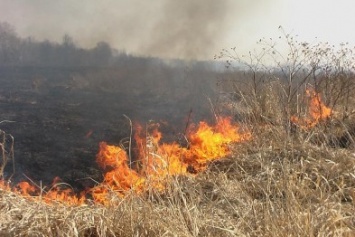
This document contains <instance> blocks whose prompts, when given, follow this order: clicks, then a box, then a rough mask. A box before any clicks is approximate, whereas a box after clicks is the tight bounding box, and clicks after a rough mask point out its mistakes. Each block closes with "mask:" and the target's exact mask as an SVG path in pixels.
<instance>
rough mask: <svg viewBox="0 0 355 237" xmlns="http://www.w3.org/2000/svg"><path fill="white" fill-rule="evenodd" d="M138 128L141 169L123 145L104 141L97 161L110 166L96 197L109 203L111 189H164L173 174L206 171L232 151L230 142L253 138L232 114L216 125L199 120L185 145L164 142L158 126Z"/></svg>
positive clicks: (103, 166)
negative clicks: (234, 122) (130, 163)
mask: <svg viewBox="0 0 355 237" xmlns="http://www.w3.org/2000/svg"><path fill="white" fill-rule="evenodd" d="M136 131H137V132H136V134H135V140H136V143H137V147H138V152H137V154H138V158H137V159H138V162H139V163H140V164H141V168H140V169H139V171H135V170H133V169H132V168H131V167H129V166H128V160H129V157H128V156H127V153H126V152H125V151H124V150H123V149H122V148H120V147H117V146H112V145H107V144H106V143H105V142H102V143H101V144H100V151H99V153H98V155H97V162H98V164H99V165H100V166H101V168H103V169H107V168H109V169H110V171H108V172H106V174H105V176H104V181H103V183H101V184H100V185H98V186H97V187H95V188H93V190H92V192H93V197H94V200H95V201H97V202H100V203H104V204H105V203H107V199H108V196H109V195H111V193H112V192H114V193H116V194H117V195H119V196H123V195H124V194H125V193H126V192H129V191H134V192H136V193H142V192H145V191H147V190H149V189H151V188H154V189H155V190H163V189H164V188H165V186H166V184H168V182H169V178H170V177H172V176H176V175H192V174H191V171H194V172H197V171H203V170H205V169H206V168H207V165H208V163H209V162H211V161H213V160H216V159H219V158H222V157H225V156H226V155H228V154H229V152H230V150H229V148H228V144H229V143H231V142H241V141H245V140H249V139H250V138H251V134H250V133H248V132H246V133H239V132H238V127H237V126H235V125H232V124H231V120H230V119H229V118H221V119H219V121H218V122H217V124H216V126H215V127H211V126H209V125H208V124H207V123H205V122H200V123H199V125H198V126H197V128H192V129H190V131H189V132H188V134H187V140H188V141H189V144H188V146H186V147H184V146H181V145H180V144H178V143H176V142H173V143H171V144H167V143H162V144H161V143H160V141H161V138H162V134H161V133H160V132H159V131H158V129H157V128H154V129H153V130H152V131H151V132H146V133H144V132H143V129H142V127H141V126H139V125H138V126H137V127H136Z"/></svg>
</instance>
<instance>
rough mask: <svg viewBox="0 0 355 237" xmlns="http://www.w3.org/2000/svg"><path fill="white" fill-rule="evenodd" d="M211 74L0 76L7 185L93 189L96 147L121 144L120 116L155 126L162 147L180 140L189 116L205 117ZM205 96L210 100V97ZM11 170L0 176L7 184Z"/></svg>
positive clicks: (37, 71) (6, 71)
mask: <svg viewBox="0 0 355 237" xmlns="http://www.w3.org/2000/svg"><path fill="white" fill-rule="evenodd" d="M216 77H217V76H216V74H215V73H212V72H208V71H205V70H202V71H200V70H193V69H190V70H186V69H184V70H182V69H178V68H172V67H166V66H165V67H162V68H159V67H150V66H149V67H148V66H142V67H141V68H134V67H131V68H130V67H121V68H119V67H118V68H40V67H21V68H20V67H6V68H5V67H3V68H0V85H1V86H0V111H1V116H0V121H4V120H9V121H13V122H3V123H0V129H1V130H3V131H5V132H6V133H9V134H12V135H13V136H14V138H15V175H14V176H13V177H12V181H13V182H14V183H16V182H19V181H23V180H27V181H28V178H30V179H31V180H33V181H35V182H37V183H39V182H40V181H42V182H43V184H44V185H48V184H50V183H51V181H52V180H53V178H54V177H56V176H59V177H61V179H62V180H63V181H64V182H67V183H69V184H71V185H73V186H74V187H77V188H82V186H91V185H94V182H93V180H97V181H100V180H101V178H102V172H101V171H100V169H99V168H98V167H97V165H96V163H95V155H96V153H97V151H98V144H99V142H101V141H107V142H108V143H110V144H119V142H120V141H121V140H122V139H124V138H127V137H128V136H129V131H130V129H129V122H128V120H127V119H126V118H125V117H124V116H123V115H127V116H128V117H130V118H131V119H132V120H133V121H139V122H140V123H142V124H145V123H149V121H151V120H154V121H158V122H161V124H162V125H163V126H162V128H161V129H162V130H163V132H164V134H165V136H166V139H167V140H169V139H171V140H174V139H176V138H177V137H178V135H179V133H183V131H184V128H185V126H186V119H187V117H188V116H189V113H190V110H192V113H191V114H192V120H193V121H195V122H197V121H199V120H202V119H205V118H211V117H213V116H212V114H211V112H210V105H209V102H208V99H207V98H212V99H213V96H212V95H213V87H214V84H215V79H216ZM210 96H212V97H210ZM12 168H13V164H12V163H9V164H8V165H7V167H6V170H5V178H6V177H10V175H11V173H12Z"/></svg>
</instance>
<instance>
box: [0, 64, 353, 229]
mask: <svg viewBox="0 0 355 237" xmlns="http://www.w3.org/2000/svg"><path fill="white" fill-rule="evenodd" d="M149 68H150V69H149V70H150V71H147V70H148V69H147V68H145V69H144V70H142V68H140V69H136V68H131V69H130V68H121V69H120V70H118V69H110V68H105V69H102V68H101V69H97V68H96V69H95V68H91V69H88V68H81V69H79V68H75V69H73V68H66V69H63V68H61V69H56V68H52V69H50V68H42V69H41V68H22V69H18V68H2V69H1V70H2V74H1V75H2V78H1V85H2V87H1V96H2V97H1V98H0V108H1V111H2V119H3V123H1V124H0V125H1V127H0V128H1V130H2V131H4V132H6V134H10V133H11V134H12V136H13V137H14V138H15V147H14V152H15V159H14V160H10V158H11V157H10V153H7V154H5V155H3V158H4V156H5V157H6V158H7V159H9V160H8V163H7V165H6V167H5V171H4V177H5V178H8V177H11V178H12V179H11V182H12V183H13V184H11V185H12V186H15V184H16V183H18V182H20V181H27V182H28V183H29V184H30V185H32V186H35V187H37V188H39V190H40V192H39V193H37V192H36V195H35V197H33V196H31V195H23V194H24V193H23V192H22V195H21V191H18V192H16V191H14V190H13V189H12V191H11V190H10V189H11V188H9V187H8V186H6V185H5V184H4V183H3V187H2V189H0V210H1V214H0V234H1V236H355V214H354V213H355V153H354V145H355V144H354V134H355V117H354V110H353V109H354V108H353V107H351V106H352V105H353V103H352V101H353V99H354V98H353V93H349V94H347V93H345V92H346V89H349V90H350V87H349V86H347V87H340V89H339V88H338V87H337V86H335V85H334V84H330V83H329V84H327V83H328V81H327V80H322V82H320V83H319V84H317V83H315V84H313V85H312V87H309V85H308V84H307V83H304V81H302V83H300V82H298V81H296V80H295V81H291V83H292V85H294V84H295V85H296V86H295V87H292V88H296V90H297V92H300V93H299V96H297V98H296V97H292V98H291V95H292V91H291V90H290V93H289V94H287V93H285V94H284V93H280V91H281V92H283V91H287V88H288V87H287V86H288V85H290V84H287V82H286V83H283V81H282V80H275V78H276V77H277V76H278V75H279V74H278V73H276V74H275V73H273V74H272V75H276V76H274V77H272V78H271V79H270V80H267V81H265V80H264V79H263V78H264V77H263V74H264V72H263V71H261V72H259V71H257V72H255V73H253V71H252V72H251V73H250V72H248V73H245V72H240V71H237V72H236V71H234V72H231V73H217V72H206V71H204V70H202V71H194V70H191V71H190V74H188V75H189V76H190V78H189V77H187V78H186V77H185V74H184V73H181V72H179V73H180V74H177V75H179V76H178V77H177V78H176V80H175V82H174V80H173V79H171V78H173V77H172V75H176V73H177V72H176V71H174V70H173V69H169V70H170V71H169V70H168V69H167V68H165V69H164V70H165V71H159V70H156V69H154V68H155V67H149ZM161 70H163V69H161ZM142 71H145V72H147V73H142ZM148 72H149V73H148ZM166 75H168V76H169V75H170V77H168V76H166ZM292 75H294V74H292ZM302 75H304V74H301V75H300V78H302ZM305 75H307V74H305ZM349 75H350V77H349V78H348V80H346V83H350V84H347V85H353V84H352V83H354V81H353V77H351V75H352V74H349ZM128 77H129V78H128ZM142 77H143V78H144V79H145V80H142ZM202 77H203V78H205V79H204V80H200V81H199V80H198V79H196V78H202ZM218 77H219V78H224V79H226V80H224V81H223V83H222V84H221V83H220V81H219V82H217V81H216V80H214V79H215V78H218ZM243 77H251V78H252V79H254V81H253V80H250V81H248V82H250V83H242V81H243V80H244V78H243ZM98 78H99V79H98ZM127 78H128V79H127ZM136 78H138V79H136ZM165 78H170V79H169V80H167V79H165ZM334 78H335V79H339V77H338V76H336V77H333V78H332V80H333V79H334ZM189 79H191V80H189ZM192 79H196V80H192ZM227 79H228V80H227ZM229 79H231V80H229ZM259 79H260V80H259ZM335 79H334V80H335ZM135 80H136V81H135ZM341 80H342V81H344V80H343V79H341ZM280 81H281V82H280ZM244 82H245V81H244ZM255 82H257V83H255ZM307 82H308V81H307ZM142 83H143V84H142ZM297 83H298V84H297ZM297 85H301V86H299V87H298V86H297ZM336 85H340V84H336ZM331 86H332V90H331V91H332V93H333V95H334V94H339V93H338V92H337V90H340V92H341V93H340V94H341V95H344V96H342V97H340V96H338V97H337V96H333V97H332V96H330V95H331V94H330V92H329V88H330V87H331ZM216 88H218V89H216ZM292 88H291V89H292ZM307 88H308V89H307ZM310 88H313V89H310ZM216 91H217V92H220V94H219V97H218V98H215V97H213V93H215V92H216ZM221 91H222V92H223V93H222V92H221ZM233 91H234V92H235V93H233ZM250 91H253V92H255V93H249V92H250ZM307 91H308V92H307ZM201 92H202V93H201ZM236 92H238V93H236ZM352 92H353V91H352ZM200 94H202V95H203V96H200ZM284 95H286V97H283V96H284ZM297 95H298V94H297ZM287 96H289V97H287ZM285 98H286V99H285ZM280 99H282V103H281V102H280ZM287 99H288V100H287ZM206 101H207V102H206ZM312 102H315V103H316V105H315V106H316V107H312V106H314V105H312ZM283 103H285V104H283ZM323 103H324V104H323ZM350 105H351V106H350ZM285 108H286V109H285ZM328 110H329V111H331V112H330V113H329V114H328V113H326V112H327V111H328ZM190 111H192V112H190ZM211 111H212V112H211ZM223 112H224V113H225V114H227V115H229V116H232V121H233V122H234V123H238V126H240V129H241V131H242V132H244V133H245V134H250V137H248V138H247V139H241V140H240V141H238V142H229V140H228V141H227V142H223V143H221V144H220V145H219V146H218V147H223V148H224V150H225V151H227V152H226V155H225V156H220V157H213V159H211V161H210V162H206V164H202V165H201V164H199V165H196V163H192V165H191V164H189V165H188V166H184V165H185V163H183V165H182V168H184V169H185V170H184V171H186V172H185V173H177V175H166V174H164V175H163V176H164V182H161V180H159V181H157V179H156V176H154V175H152V173H149V172H148V171H147V170H148V168H146V170H144V162H143V161H142V163H143V168H142V167H139V164H138V165H137V167H135V169H137V170H139V169H140V168H141V169H142V170H143V171H144V172H143V173H144V176H143V175H142V174H140V173H137V174H136V171H132V170H134V169H133V168H132V169H130V168H131V167H129V168H128V166H127V164H125V165H123V166H120V168H122V167H124V168H125V170H123V171H122V170H120V172H121V173H122V174H125V175H127V172H128V175H135V176H134V179H136V177H138V178H137V179H144V181H143V182H134V183H132V181H131V180H130V183H129V184H131V186H130V187H128V188H127V189H126V190H124V191H122V192H121V191H119V192H118V191H117V189H115V188H117V187H116V186H114V187H113V186H111V189H105V191H107V193H105V201H104V202H99V201H98V202H97V201H96V199H95V195H94V194H95V192H93V193H94V194H92V195H93V197H87V196H86V197H85V201H84V202H82V203H81V204H80V205H75V204H74V205H72V204H70V203H69V204H68V202H66V201H65V199H64V201H63V200H62V201H61V200H57V199H53V200H51V201H50V202H48V200H47V198H48V196H46V195H47V194H48V193H50V191H51V189H56V187H58V186H61V185H63V186H69V185H70V187H71V188H72V190H73V191H74V193H78V192H79V191H82V190H83V189H84V188H92V187H94V186H95V185H97V184H99V183H101V182H106V183H104V184H106V185H107V186H108V185H109V184H110V183H109V182H107V180H106V176H105V177H104V176H103V171H102V170H101V169H100V167H99V166H100V165H99V166H98V165H97V164H96V162H95V156H96V154H98V150H99V143H100V142H101V141H106V142H108V143H109V144H114V145H116V146H117V147H118V146H119V144H120V141H121V140H122V139H126V140H124V141H127V138H132V134H130V123H129V121H130V120H129V119H128V118H127V117H125V116H123V115H126V116H128V117H129V118H131V119H132V120H138V121H139V122H141V123H142V124H143V127H144V128H145V130H146V133H145V135H144V136H145V138H146V141H145V142H146V144H148V141H149V139H148V137H150V135H151V134H153V132H152V131H151V130H149V126H150V124H151V123H150V122H148V121H149V120H154V122H159V123H160V124H162V125H161V127H159V128H160V130H161V131H162V133H163V134H165V135H166V138H164V139H163V140H161V141H157V142H155V141H154V142H153V143H152V144H153V145H152V147H153V148H145V152H146V153H145V154H146V156H147V157H148V158H147V159H149V157H150V156H151V155H153V156H157V157H160V158H161V159H163V158H162V155H161V152H160V149H162V147H163V145H162V143H163V142H164V143H169V142H171V141H174V140H175V139H176V138H177V137H179V135H181V134H183V135H186V133H184V132H183V131H184V129H185V126H186V125H190V123H192V122H191V121H190V116H192V117H193V118H191V120H194V122H195V123H197V122H198V121H199V120H201V119H203V118H208V120H209V122H210V123H211V122H213V121H214V120H217V122H218V121H219V120H220V119H221V117H220V116H222V114H223ZM166 122H168V125H164V124H167V123H166ZM215 122H216V121H215ZM185 130H186V129H185ZM213 131H214V132H213V133H212V136H214V135H215V134H217V135H219V134H220V133H219V132H218V131H217V130H213ZM185 132H186V131H185ZM222 134H223V133H222ZM226 134H227V133H226ZM151 137H152V138H153V139H154V138H155V135H152V136H151ZM185 138H186V140H187V141H186V142H185V143H188V144H187V145H186V144H184V142H183V141H179V146H180V147H179V148H176V150H177V151H178V153H179V154H180V155H181V154H183V155H181V156H187V157H189V155H190V153H189V152H190V151H191V150H192V148H193V147H194V146H193V145H194V144H193V142H194V141H196V143H198V142H199V140H198V139H196V138H194V135H192V136H190V137H189V136H187V135H186V136H185ZM233 141H235V140H233ZM8 142H9V139H8V140H7V143H8ZM7 143H6V144H5V143H4V142H3V143H2V145H4V146H5V145H8V144H7ZM136 143H137V144H139V143H138V142H137V141H136ZM147 147H148V145H147ZM166 147H167V146H164V149H167V148H166ZM174 147H175V146H174ZM7 151H9V150H7ZM126 151H129V150H128V149H127V147H126ZM164 151H165V150H164ZM164 154H168V153H164ZM169 154H170V153H169ZM187 154H188V155H187ZM172 156H173V155H172V153H171V154H170V155H169V157H172ZM129 158H130V157H129ZM178 158H180V157H178ZM184 159H185V160H184V162H187V161H186V160H188V158H184ZM2 164H3V163H2ZM159 164H160V163H158V165H159ZM14 165H15V166H14ZM114 166H115V164H113V165H112V164H111V167H109V171H112V170H114V169H115V168H116V167H114ZM191 167H192V168H191ZM13 168H15V169H14V170H15V173H14V174H13ZM101 168H102V167H101ZM104 168H105V166H104ZM182 168H181V169H182ZM109 171H108V172H109ZM157 172H160V170H158V171H157ZM153 173H154V172H153ZM11 175H13V176H11ZM159 175H161V173H159ZM56 176H59V177H60V178H61V180H62V181H61V182H60V183H55V184H54V186H55V187H52V188H51V189H49V188H50V183H51V182H52V180H53V178H54V177H56ZM115 178H117V179H118V178H119V177H118V176H115ZM147 180H148V181H150V180H151V181H152V182H148V181H147ZM124 181H127V180H124ZM122 182H123V181H119V180H115V181H114V184H115V185H117V183H119V184H122ZM142 183H143V184H142ZM141 186H143V188H142V189H141V190H138V189H140V188H141ZM99 187H100V188H102V187H104V186H99ZM122 187H123V186H122ZM137 190H138V191H137ZM32 192H34V191H32ZM108 197H110V198H108Z"/></svg>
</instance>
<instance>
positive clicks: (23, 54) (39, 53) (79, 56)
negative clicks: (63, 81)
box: [0, 22, 129, 66]
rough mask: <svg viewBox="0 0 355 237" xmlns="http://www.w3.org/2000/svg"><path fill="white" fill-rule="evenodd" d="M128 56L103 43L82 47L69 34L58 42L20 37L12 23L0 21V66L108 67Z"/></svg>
mask: <svg viewBox="0 0 355 237" xmlns="http://www.w3.org/2000/svg"><path fill="white" fill-rule="evenodd" d="M128 57H129V56H128V55H126V54H125V53H124V52H120V51H118V50H116V49H113V48H111V46H110V45H109V44H108V43H106V42H98V43H97V44H96V46H95V47H94V48H91V49H84V48H82V47H80V46H78V45H76V44H75V42H74V40H73V38H72V37H71V36H69V35H64V36H63V39H62V42H61V43H56V42H51V41H49V40H44V41H38V40H35V39H34V38H32V37H27V38H21V37H19V36H18V35H17V33H16V31H15V29H14V27H13V26H12V25H10V24H9V23H7V22H0V66H110V65H112V64H115V63H117V61H122V59H125V58H126V59H127V58H128ZM123 61H124V60H123Z"/></svg>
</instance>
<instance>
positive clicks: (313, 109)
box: [291, 89, 332, 129]
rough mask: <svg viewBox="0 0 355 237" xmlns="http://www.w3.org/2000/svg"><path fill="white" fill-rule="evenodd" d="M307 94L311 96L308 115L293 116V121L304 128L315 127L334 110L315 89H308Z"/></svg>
mask: <svg viewBox="0 0 355 237" xmlns="http://www.w3.org/2000/svg"><path fill="white" fill-rule="evenodd" d="M306 95H307V97H308V98H309V109H308V116H307V117H305V118H300V117H298V116H291V122H293V123H294V124H297V125H298V126H299V127H301V128H303V129H309V128H313V127H314V126H316V125H317V124H319V123H320V122H321V121H325V120H326V119H327V118H329V117H330V116H331V114H332V110H331V109H330V108H328V107H327V106H326V105H325V104H324V103H323V102H322V99H321V96H320V94H319V93H317V92H315V91H314V89H307V90H306Z"/></svg>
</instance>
